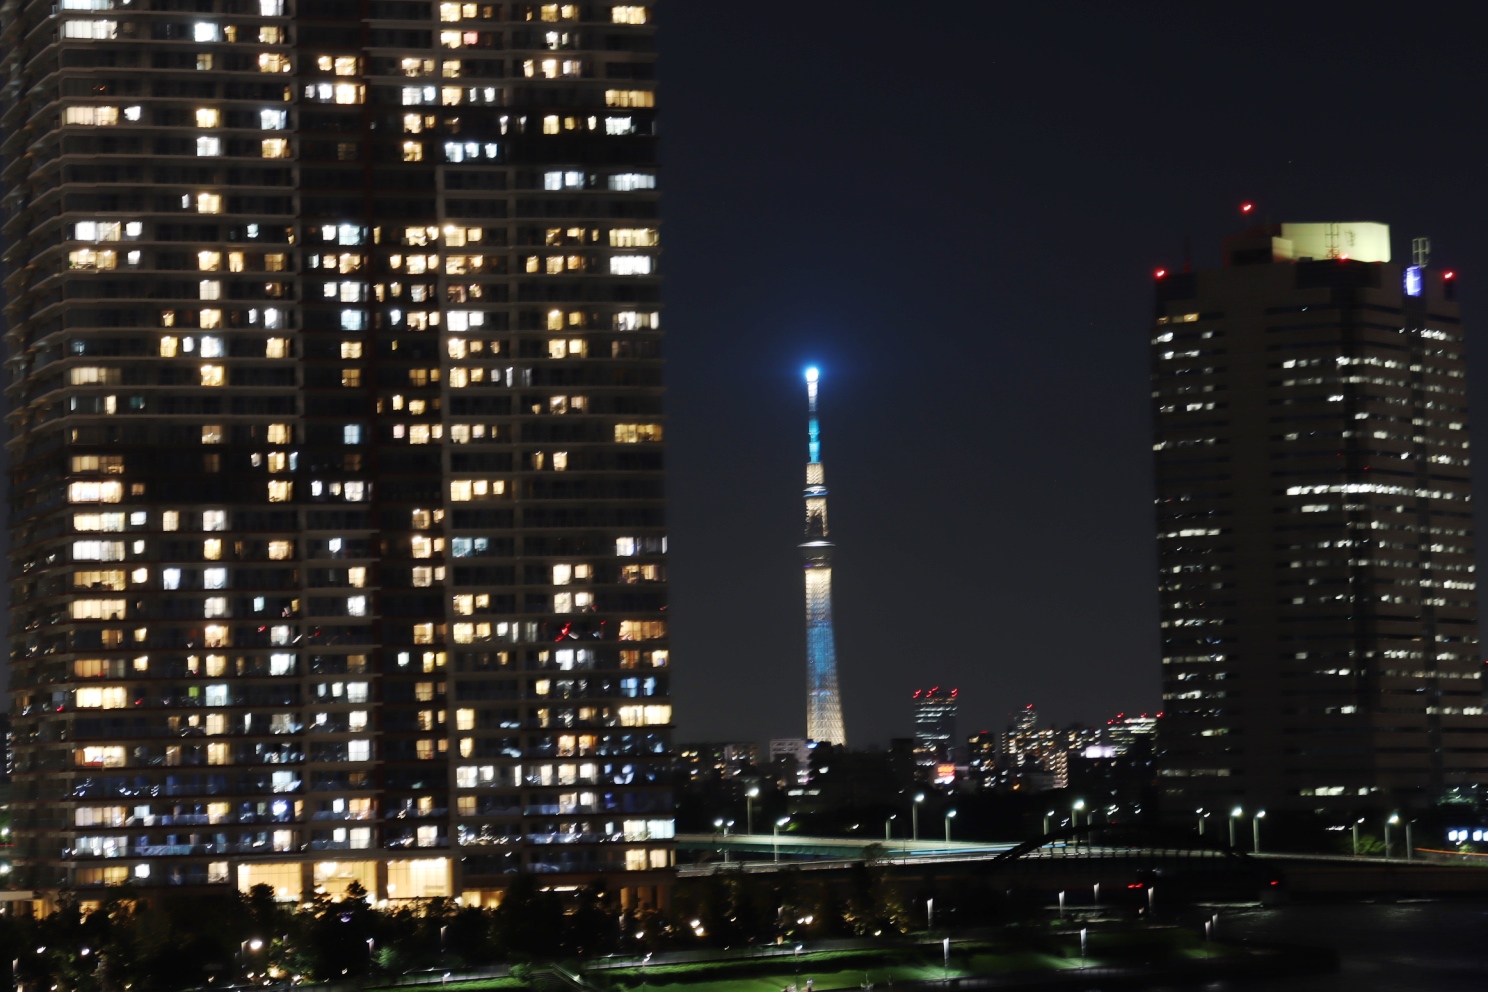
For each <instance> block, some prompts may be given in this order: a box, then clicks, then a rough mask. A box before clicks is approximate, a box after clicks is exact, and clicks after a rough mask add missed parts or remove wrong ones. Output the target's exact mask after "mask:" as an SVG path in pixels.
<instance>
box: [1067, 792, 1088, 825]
mask: <svg viewBox="0 0 1488 992" xmlns="http://www.w3.org/2000/svg"><path fill="white" fill-rule="evenodd" d="M1084 808H1085V800H1083V799H1076V800H1075V804H1074V805H1073V806H1071V807H1070V826H1071V827H1075V828H1077V829H1078V828H1079V826H1080V810H1082V809H1084ZM1087 822H1088V821H1087Z"/></svg>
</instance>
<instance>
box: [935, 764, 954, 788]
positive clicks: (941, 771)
mask: <svg viewBox="0 0 1488 992" xmlns="http://www.w3.org/2000/svg"><path fill="white" fill-rule="evenodd" d="M955 781H956V766H955V765H936V766H935V784H936V785H951V784H952V783H954V782H955Z"/></svg>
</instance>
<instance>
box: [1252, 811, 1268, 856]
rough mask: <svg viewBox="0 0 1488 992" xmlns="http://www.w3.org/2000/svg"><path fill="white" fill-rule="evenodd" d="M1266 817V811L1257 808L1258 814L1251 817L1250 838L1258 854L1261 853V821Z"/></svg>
mask: <svg viewBox="0 0 1488 992" xmlns="http://www.w3.org/2000/svg"><path fill="white" fill-rule="evenodd" d="M1265 818H1266V811H1265V810H1263V809H1258V810H1256V815H1255V816H1253V817H1251V818H1250V840H1251V847H1252V848H1253V849H1254V851H1255V853H1256V854H1260V853H1261V821H1262V820H1263V819H1265Z"/></svg>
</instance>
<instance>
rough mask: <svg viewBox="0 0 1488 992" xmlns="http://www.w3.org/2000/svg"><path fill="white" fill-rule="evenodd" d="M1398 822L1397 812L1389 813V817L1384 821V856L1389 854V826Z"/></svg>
mask: <svg viewBox="0 0 1488 992" xmlns="http://www.w3.org/2000/svg"><path fill="white" fill-rule="evenodd" d="M1399 822H1400V814H1399V813H1391V814H1390V818H1389V819H1388V820H1386V821H1385V857H1387V858H1388V857H1389V856H1390V827H1391V826H1393V825H1395V824H1397V823H1399Z"/></svg>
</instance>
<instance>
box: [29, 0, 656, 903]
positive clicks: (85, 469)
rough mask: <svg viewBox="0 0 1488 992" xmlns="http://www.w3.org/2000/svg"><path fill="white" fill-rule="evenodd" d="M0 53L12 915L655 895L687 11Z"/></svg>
mask: <svg viewBox="0 0 1488 992" xmlns="http://www.w3.org/2000/svg"><path fill="white" fill-rule="evenodd" d="M0 21H3V35H0V51H3V59H4V71H5V75H6V87H5V133H4V157H5V162H4V170H5V171H4V183H5V207H6V213H7V216H6V239H5V242H6V243H5V261H6V273H5V295H6V309H5V317H6V330H7V337H6V343H7V358H8V361H9V363H10V368H11V371H12V378H11V380H10V381H11V385H10V386H9V387H8V396H9V400H10V413H9V417H10V427H11V440H10V447H9V455H10V470H11V490H10V495H11V501H10V505H11V518H10V524H11V542H10V564H11V577H12V583H11V597H12V598H11V603H12V607H11V646H12V659H11V688H12V698H13V715H14V733H15V777H14V788H15V796H14V799H15V802H14V827H15V833H14V836H15V840H16V844H15V848H14V852H15V857H16V867H15V871H14V873H13V876H12V879H11V882H12V884H13V885H14V886H15V887H17V888H23V889H27V890H33V891H35V892H37V893H38V894H39V897H40V898H42V899H43V900H50V899H52V898H54V897H56V896H57V894H58V893H62V892H67V891H71V892H74V893H81V894H83V895H84V897H86V898H91V899H97V898H99V895H98V894H99V893H103V892H104V891H106V890H107V889H108V888H109V887H112V886H123V885H128V886H131V887H132V888H133V889H135V890H145V889H156V888H169V889H175V890H187V889H195V890H203V891H210V890H212V889H215V888H237V889H240V890H247V889H248V888H249V887H251V886H254V885H258V884H264V885H268V886H269V887H270V888H271V889H272V890H273V891H274V892H275V893H276V894H277V895H278V896H279V897H280V898H283V899H294V900H300V899H308V898H310V897H311V895H312V893H315V892H327V893H329V894H331V895H332V896H335V895H338V894H340V893H341V892H343V891H345V889H346V888H347V887H348V886H349V885H351V884H352V883H353V882H355V883H358V884H360V885H361V886H362V887H364V888H365V889H366V890H367V891H368V892H370V893H371V894H372V895H373V897H374V898H377V899H384V898H386V899H421V898H430V897H461V896H463V897H464V898H465V901H466V903H467V904H469V903H477V904H478V903H481V902H483V901H489V900H491V899H494V898H496V897H497V896H498V893H499V891H500V890H501V889H503V888H504V887H506V886H507V885H508V884H509V883H510V881H511V879H512V878H513V877H514V875H516V874H520V873H532V874H535V875H538V876H539V877H540V878H541V879H542V880H543V883H544V884H545V885H549V884H550V885H554V886H559V887H562V886H568V887H570V888H571V887H573V886H576V885H583V884H586V883H587V882H588V881H592V880H593V879H594V878H596V877H597V876H598V875H599V874H600V873H606V874H609V875H610V877H611V878H612V879H613V882H612V884H613V886H614V891H616V892H617V893H620V895H621V898H623V899H624V900H625V902H626V904H627V905H635V904H639V903H647V902H651V903H654V902H656V901H657V900H658V899H659V898H662V897H663V895H664V886H665V885H666V884H667V881H668V879H669V877H670V873H669V872H668V871H667V870H666V869H668V868H669V867H670V866H671V864H672V861H673V854H672V851H673V840H672V837H673V818H672V817H673V813H672V810H673V803H672V797H671V792H670V774H671V772H670V769H671V758H670V743H669V740H670V733H671V724H672V712H671V704H670V699H669V688H668V678H669V674H668V673H669V664H670V654H669V649H668V643H669V642H668V622H667V615H668V614H667V612H666V606H667V596H666V584H665V579H666V566H665V558H664V553H665V550H666V531H665V501H664V496H663V481H664V480H663V474H664V473H663V454H662V451H663V443H662V442H663V392H662V363H661V351H660V348H661V340H660V334H659V330H658V326H659V316H658V310H659V293H660V286H659V264H660V256H659V222H658V201H657V196H658V192H657V182H658V170H657V159H656V109H655V103H656V92H655V91H656V86H655V71H654V70H655V64H656V63H655V58H656V56H655V29H654V25H653V23H652V8H651V7H650V6H648V5H646V4H614V3H603V2H590V3H563V4H558V3H514V2H496V3H434V2H404V0H371V2H355V3H353V2H343V0H253V2H245V0H192V2H189V3H186V2H151V3H146V2H140V0H135V2H132V3H131V2H130V0H71V2H61V3H58V2H57V0H6V2H5V3H4V4H3V7H0Z"/></svg>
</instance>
